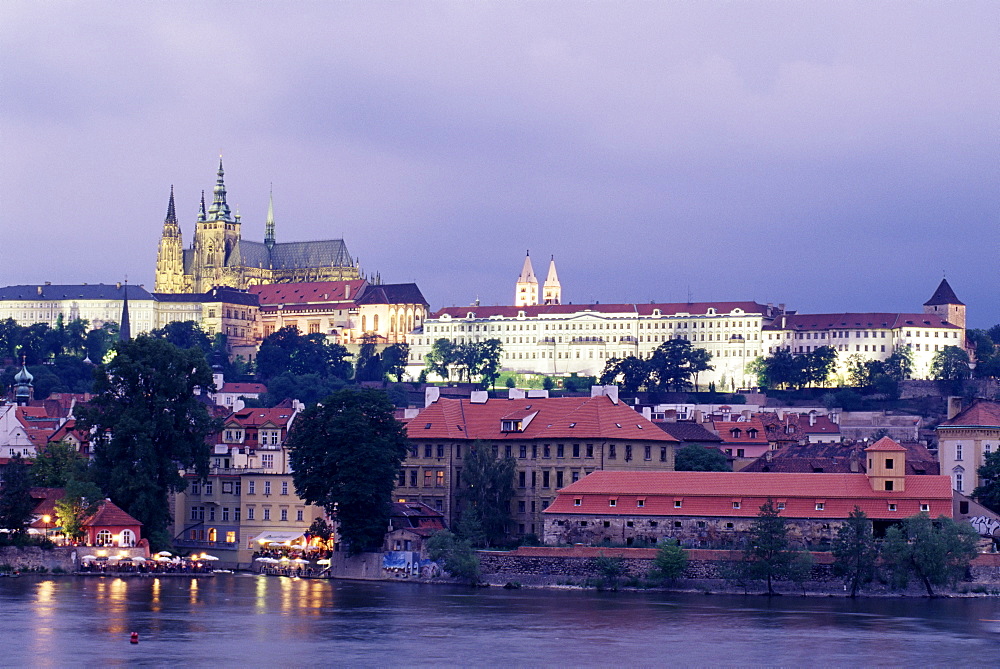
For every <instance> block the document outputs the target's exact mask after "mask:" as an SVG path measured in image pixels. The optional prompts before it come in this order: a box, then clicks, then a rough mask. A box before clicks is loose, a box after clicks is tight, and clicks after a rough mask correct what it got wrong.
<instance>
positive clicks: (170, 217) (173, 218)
mask: <svg viewBox="0 0 1000 669" xmlns="http://www.w3.org/2000/svg"><path fill="white" fill-rule="evenodd" d="M163 223H164V224H167V223H171V224H173V225H177V214H176V212H175V211H174V185H173V184H170V201H169V202H167V217H166V218H165V219H163Z"/></svg>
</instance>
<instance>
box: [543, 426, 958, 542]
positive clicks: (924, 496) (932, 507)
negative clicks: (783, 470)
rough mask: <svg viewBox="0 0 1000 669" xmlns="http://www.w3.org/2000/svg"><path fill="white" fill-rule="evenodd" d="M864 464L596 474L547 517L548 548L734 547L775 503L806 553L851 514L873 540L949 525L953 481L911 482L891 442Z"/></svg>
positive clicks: (879, 445)
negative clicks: (850, 468) (843, 470)
mask: <svg viewBox="0 0 1000 669" xmlns="http://www.w3.org/2000/svg"><path fill="white" fill-rule="evenodd" d="M866 455H867V458H868V460H869V463H868V471H867V473H864V474H862V473H857V474H776V473H746V472H618V471H616V472H612V471H595V472H594V473H592V474H591V475H590V476H587V477H586V478H584V479H582V480H580V481H579V482H577V483H573V484H571V485H569V486H567V487H566V488H564V489H563V490H560V491H559V493H558V494H557V496H556V499H555V501H554V502H553V503H552V505H551V506H550V507H549V508H547V509H546V511H545V543H546V544H572V543H586V544H601V543H607V542H614V543H623V544H625V545H632V544H634V543H637V542H638V543H650V544H653V543H656V542H659V541H661V540H663V539H677V540H679V541H680V542H681V543H682V544H683V545H685V546H689V547H697V546H722V545H727V544H730V545H731V544H732V543H733V542H734V541H735V540H737V539H739V538H740V537H741V536H743V535H745V534H746V532H747V531H748V530H749V529H750V526H751V524H752V523H753V521H754V519H755V518H756V516H757V513H758V512H759V510H760V507H761V506H762V505H763V504H764V503H765V502H767V500H769V499H770V500H772V501H773V502H774V503H775V505H776V506H777V508H778V510H779V511H780V515H781V516H782V517H784V518H785V519H786V521H787V524H788V527H789V530H790V534H791V537H792V538H793V540H795V541H797V542H798V543H801V544H803V545H805V546H818V545H824V544H827V543H829V542H830V541H831V540H832V539H833V538H834V537H835V536H836V533H837V529H838V528H839V527H840V525H841V524H842V523H843V522H844V520H846V518H847V517H848V516H849V515H850V513H851V512H852V511H853V510H854V508H855V507H858V508H860V509H861V510H862V511H864V512H865V513H866V514H867V515H868V517H869V518H871V519H872V520H873V522H874V524H875V531H876V533H877V534H881V533H883V532H884V531H885V529H886V527H888V526H889V525H891V524H893V523H897V522H899V521H901V520H903V519H904V518H906V517H908V516H912V515H915V514H917V513H921V512H924V513H928V514H930V515H931V516H932V517H937V516H941V515H943V516H946V517H949V518H951V517H953V502H954V499H953V494H952V491H951V486H950V484H949V481H948V478H947V477H945V476H913V475H907V474H905V473H904V472H905V471H906V468H905V456H906V450H905V449H903V448H901V447H900V446H899V444H896V443H895V442H893V441H892V440H891V439H888V438H884V439H881V440H879V441H878V442H876V443H875V444H873V445H872V446H870V447H869V448H868V449H866Z"/></svg>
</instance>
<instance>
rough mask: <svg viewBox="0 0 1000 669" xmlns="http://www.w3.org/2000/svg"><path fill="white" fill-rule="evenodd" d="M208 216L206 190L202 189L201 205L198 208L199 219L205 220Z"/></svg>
mask: <svg viewBox="0 0 1000 669" xmlns="http://www.w3.org/2000/svg"><path fill="white" fill-rule="evenodd" d="M207 218H208V216H207V215H206V214H205V191H201V207H200V208H199V209H198V220H199V221H204V220H206V219H207Z"/></svg>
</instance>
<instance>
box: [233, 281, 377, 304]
mask: <svg viewBox="0 0 1000 669" xmlns="http://www.w3.org/2000/svg"><path fill="white" fill-rule="evenodd" d="M365 284H366V281H365V280H364V279H352V280H350V281H316V282H309V283H268V284H263V285H258V286H250V288H249V291H250V292H251V293H253V294H255V295H257V299H258V300H260V306H261V307H264V306H269V305H278V304H305V303H314V302H345V301H346V302H354V299H355V298H356V297H357V296H358V295H359V294H360V293H361V289H362V288H363V287H364V285H365ZM345 289H350V290H349V292H348V291H346V290H345ZM345 292H347V294H348V296H347V297H345Z"/></svg>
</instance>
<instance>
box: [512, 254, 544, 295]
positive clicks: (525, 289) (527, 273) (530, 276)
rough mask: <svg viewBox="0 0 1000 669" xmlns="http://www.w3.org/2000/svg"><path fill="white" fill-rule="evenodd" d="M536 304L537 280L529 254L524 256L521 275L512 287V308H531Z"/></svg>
mask: <svg viewBox="0 0 1000 669" xmlns="http://www.w3.org/2000/svg"><path fill="white" fill-rule="evenodd" d="M536 304H538V279H537V278H536V277H535V270H534V269H533V268H532V267H531V253H530V252H529V253H527V254H526V255H525V256H524V266H523V267H522V268H521V275H520V276H518V277H517V285H516V286H515V287H514V306H517V307H531V306H534V305H536Z"/></svg>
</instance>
